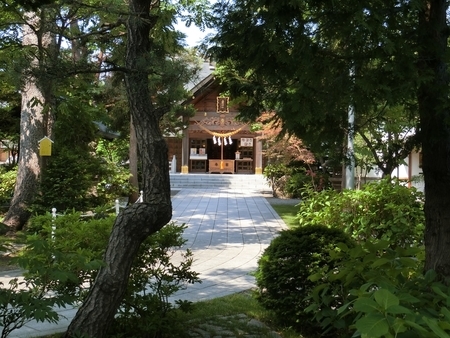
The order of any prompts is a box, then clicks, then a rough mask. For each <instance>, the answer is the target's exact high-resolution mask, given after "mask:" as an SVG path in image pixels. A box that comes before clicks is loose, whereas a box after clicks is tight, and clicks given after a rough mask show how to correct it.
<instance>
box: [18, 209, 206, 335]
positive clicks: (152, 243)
mask: <svg viewBox="0 0 450 338" xmlns="http://www.w3.org/2000/svg"><path fill="white" fill-rule="evenodd" d="M114 217H115V216H109V217H105V218H95V217H90V218H85V217H81V214H80V213H77V212H72V213H67V214H65V215H61V216H58V217H56V219H53V218H52V216H51V214H50V213H47V214H46V215H43V216H35V217H33V218H32V219H31V221H30V223H29V226H28V228H27V231H28V232H32V234H30V235H29V236H28V238H27V247H26V249H25V251H24V253H23V254H22V255H21V257H20V258H19V259H18V262H19V263H20V265H21V266H22V267H23V268H25V269H27V270H28V272H27V274H26V276H27V278H29V279H30V280H33V281H36V282H38V283H41V284H42V283H46V285H48V288H49V290H51V291H52V293H53V294H55V295H65V296H66V297H67V298H66V299H68V300H70V301H71V302H75V301H82V300H83V299H84V297H85V295H86V293H87V291H88V288H89V286H90V285H92V283H93V281H94V278H95V275H96V274H97V271H98V269H99V268H100V267H101V266H102V264H103V262H102V260H101V258H102V257H103V253H104V251H105V249H106V246H107V243H108V239H109V234H110V232H111V227H112V224H113V223H114ZM185 228H186V226H185V225H184V224H183V225H177V224H175V223H169V224H167V225H166V226H164V227H163V228H162V229H161V230H160V231H159V232H157V233H155V234H153V235H152V236H150V237H148V238H147V239H146V240H145V241H144V242H143V243H142V245H141V247H140V249H139V253H138V255H137V256H136V258H135V260H134V262H133V265H132V268H131V273H130V278H129V282H128V288H127V292H126V294H125V296H124V298H123V301H122V303H121V305H120V306H119V310H118V314H117V316H116V319H115V320H116V321H115V324H114V326H113V329H112V331H111V336H113V335H116V336H117V337H123V336H125V337H145V336H157V335H159V334H164V335H168V336H177V334H175V333H174V332H175V331H176V329H177V327H176V325H174V322H176V320H175V319H174V316H175V313H176V311H174V310H175V307H174V305H172V304H171V302H169V297H170V296H172V295H173V294H174V293H175V292H176V291H178V290H180V289H182V288H184V287H185V286H186V284H188V283H196V282H199V278H198V274H197V273H196V272H194V271H192V270H191V266H192V262H193V257H192V252H191V251H190V250H188V249H187V250H183V249H182V246H183V245H184V244H185V242H186V241H185V240H184V239H183V238H182V234H183V231H184V229H185ZM174 255H176V256H177V259H176V260H171V258H172V257H173V256H174ZM180 256H181V258H180ZM175 262H176V263H175ZM69 297H70V298H69ZM177 304H178V307H179V308H180V309H182V310H188V309H189V308H190V303H189V302H182V301H179V302H177Z"/></svg>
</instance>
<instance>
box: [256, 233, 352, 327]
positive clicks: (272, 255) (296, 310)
mask: <svg viewBox="0 0 450 338" xmlns="http://www.w3.org/2000/svg"><path fill="white" fill-rule="evenodd" d="M338 243H345V244H346V245H347V246H349V247H351V246H353V241H352V240H351V238H350V237H349V236H348V235H347V234H345V233H344V232H343V231H342V230H340V229H336V228H328V227H326V226H321V225H311V226H304V227H299V228H295V229H291V230H285V231H282V232H281V233H280V235H279V236H278V237H276V238H275V239H274V240H273V241H272V243H271V244H270V245H269V246H268V247H267V249H266V250H265V251H264V253H263V255H262V256H261V258H260V259H259V261H258V269H257V273H256V284H257V287H258V296H257V298H258V300H259V301H260V303H261V304H262V305H263V306H264V307H265V308H266V309H269V310H272V311H273V312H274V313H275V315H276V317H277V318H278V319H279V320H280V322H281V323H283V324H284V325H286V326H292V327H293V328H295V329H296V330H298V331H302V332H305V330H309V329H310V328H313V329H314V328H315V327H317V323H316V322H315V321H313V316H314V314H313V313H311V312H306V311H304V310H305V309H306V308H307V307H308V306H309V305H310V301H309V300H308V299H307V297H308V296H310V295H311V294H312V291H313V289H314V287H316V286H317V285H319V284H321V283H322V281H321V280H320V279H319V280H317V281H315V282H313V281H311V280H310V279H308V277H309V276H311V275H313V274H316V273H319V272H324V271H327V270H328V271H329V270H330V269H333V268H334V265H333V263H332V261H331V259H330V256H329V251H330V250H331V249H335V248H336V246H337V244H338ZM337 301H338V300H337Z"/></svg>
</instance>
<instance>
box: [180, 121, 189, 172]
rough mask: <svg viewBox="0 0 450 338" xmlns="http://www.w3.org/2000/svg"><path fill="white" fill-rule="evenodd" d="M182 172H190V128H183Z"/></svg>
mask: <svg viewBox="0 0 450 338" xmlns="http://www.w3.org/2000/svg"><path fill="white" fill-rule="evenodd" d="M181 173H182V174H189V130H188V128H187V129H185V130H183V140H182V143H181Z"/></svg>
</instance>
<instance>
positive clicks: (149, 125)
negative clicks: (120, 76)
mask: <svg viewBox="0 0 450 338" xmlns="http://www.w3.org/2000/svg"><path fill="white" fill-rule="evenodd" d="M192 3H193V4H194V3H195V1H194V2H192ZM166 5H167V4H166ZM165 8H167V7H165V6H163V4H162V3H161V2H160V1H154V2H150V1H147V0H131V1H130V2H129V13H128V18H127V21H126V26H127V33H126V40H127V41H126V47H127V48H126V58H125V60H126V62H125V67H124V68H125V87H126V92H127V99H128V104H129V111H130V114H131V117H132V120H133V122H134V129H135V135H136V140H137V145H138V152H139V160H140V167H141V170H142V182H141V186H142V190H143V201H142V202H140V203H136V204H133V205H130V206H129V207H127V208H126V209H125V210H124V211H123V212H122V213H120V214H119V216H118V217H117V219H116V221H115V222H114V225H113V230H112V233H111V236H110V240H109V243H108V247H107V249H106V252H105V255H104V260H105V263H106V265H105V267H104V268H101V269H100V271H99V273H98V275H97V277H96V280H95V283H94V285H93V287H92V288H91V289H90V291H89V295H88V297H87V299H86V300H85V302H84V303H83V305H82V306H81V307H80V309H79V311H78V312H77V314H76V316H75V318H74V319H73V320H72V322H71V324H70V326H69V328H68V330H67V332H66V337H75V336H78V335H80V334H81V335H84V336H89V337H96V338H101V337H105V336H106V335H107V331H108V328H109V327H110V324H111V322H112V320H113V319H114V315H115V314H116V311H117V307H118V306H119V304H120V301H121V299H122V297H123V294H124V292H125V290H126V287H127V282H128V277H129V273H130V269H131V264H132V262H133V259H134V257H135V256H136V254H137V252H138V249H139V247H140V245H141V243H142V242H143V241H144V240H145V239H146V238H147V237H148V236H149V235H151V234H152V233H154V232H156V231H158V230H159V229H161V228H162V227H163V226H164V225H165V224H167V223H168V222H169V220H170V219H171V217H172V205H171V198H170V181H169V180H170V178H169V165H168V161H167V158H168V157H167V156H168V154H167V151H168V150H167V144H166V141H165V139H164V137H163V134H162V132H161V128H160V122H161V119H162V118H163V116H164V115H165V114H166V113H168V112H170V111H171V107H172V106H173V104H174V98H178V99H179V98H180V95H182V94H183V93H184V92H185V90H184V88H183V86H182V85H180V84H182V81H180V79H184V78H185V77H184V76H183V74H184V73H185V72H186V71H188V68H186V65H185V64H183V63H180V62H177V60H176V57H175V58H174V59H173V60H172V61H173V62H169V63H167V61H169V60H170V57H169V56H170V54H168V49H167V48H169V50H172V51H173V48H174V47H176V44H175V45H174V44H173V42H174V40H173V39H174V38H175V37H176V35H172V36H171V38H169V39H166V40H165V39H164V38H166V37H167V36H164V34H163V35H161V34H160V33H161V31H163V30H164V29H165V28H166V27H167V26H169V25H170V24H171V22H172V21H173V19H174V14H175V12H173V11H169V12H165V11H164V9H165ZM169 35H171V34H170V32H169ZM160 38H162V41H161V40H159V39H160ZM161 42H164V43H161ZM171 46H172V48H170V47H171ZM175 49H176V48H175ZM161 79H163V81H161ZM174 84H178V85H174Z"/></svg>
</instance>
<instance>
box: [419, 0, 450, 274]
mask: <svg viewBox="0 0 450 338" xmlns="http://www.w3.org/2000/svg"><path fill="white" fill-rule="evenodd" d="M447 10H448V2H447V1H445V0H428V1H423V3H422V6H421V7H420V11H419V24H418V32H419V37H418V46H419V50H418V52H419V59H418V69H419V73H420V74H421V75H422V76H423V78H424V80H423V81H422V82H421V83H420V86H419V90H418V94H417V97H418V102H419V114H420V130H419V133H420V136H421V141H422V153H423V159H422V169H423V174H424V179H425V224H426V228H425V248H426V251H425V268H426V269H436V270H437V271H438V272H439V273H440V274H441V275H443V276H445V277H447V278H449V277H450V246H449V245H448V243H449V241H450V208H449V207H448V206H449V205H450V196H449V194H448V191H449V189H450V102H449V96H448V88H449V87H448V86H449V73H448V67H447V64H448V36H449V28H448V26H447Z"/></svg>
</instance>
